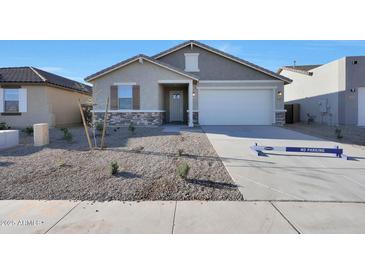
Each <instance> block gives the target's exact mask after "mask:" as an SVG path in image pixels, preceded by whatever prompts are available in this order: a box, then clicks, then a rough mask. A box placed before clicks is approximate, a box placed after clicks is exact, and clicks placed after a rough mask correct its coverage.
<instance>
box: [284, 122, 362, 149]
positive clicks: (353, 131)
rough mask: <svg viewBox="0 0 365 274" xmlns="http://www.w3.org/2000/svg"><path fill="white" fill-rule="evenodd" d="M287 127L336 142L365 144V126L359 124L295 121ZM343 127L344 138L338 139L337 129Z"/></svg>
mask: <svg viewBox="0 0 365 274" xmlns="http://www.w3.org/2000/svg"><path fill="white" fill-rule="evenodd" d="M285 127H286V128H288V129H291V130H295V131H298V132H301V133H304V134H309V135H312V136H316V137H319V138H324V139H328V140H331V141H334V142H338V143H343V144H350V145H359V146H365V128H364V127H357V126H346V125H341V126H337V127H336V126H328V125H324V124H318V123H311V124H307V123H295V124H287V125H285ZM336 128H339V129H341V134H342V136H343V137H342V138H341V139H338V138H336V135H335V129H336Z"/></svg>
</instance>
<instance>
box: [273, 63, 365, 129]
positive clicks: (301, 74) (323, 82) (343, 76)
mask: <svg viewBox="0 0 365 274" xmlns="http://www.w3.org/2000/svg"><path fill="white" fill-rule="evenodd" d="M278 73H280V75H282V76H285V77H289V78H290V79H292V80H293V82H292V83H291V84H290V85H287V86H285V102H286V103H299V104H300V117H301V120H302V121H306V120H307V113H308V114H309V115H311V116H315V121H316V122H319V123H325V124H329V125H338V124H343V125H359V126H365V56H356V57H344V58H341V59H338V60H336V61H333V62H330V63H328V64H324V65H309V66H295V67H294V66H287V67H282V68H281V69H279V71H278Z"/></svg>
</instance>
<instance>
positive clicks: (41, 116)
mask: <svg viewBox="0 0 365 274" xmlns="http://www.w3.org/2000/svg"><path fill="white" fill-rule="evenodd" d="M22 88H25V89H27V112H24V113H22V114H21V115H16V116H5V115H0V121H1V122H6V123H7V124H8V125H9V126H10V127H12V128H24V127H28V126H32V125H33V124H35V123H50V124H51V122H52V117H50V115H49V112H48V104H47V96H46V87H45V86H25V85H24V86H22Z"/></svg>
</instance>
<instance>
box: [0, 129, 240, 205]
mask: <svg viewBox="0 0 365 274" xmlns="http://www.w3.org/2000/svg"><path fill="white" fill-rule="evenodd" d="M70 132H71V133H72V135H73V142H71V143H68V142H67V141H65V140H63V139H62V132H60V130H59V129H51V130H50V140H51V143H50V145H48V146H46V147H43V148H40V147H34V146H33V145H32V142H33V140H32V137H28V136H26V135H25V134H23V133H22V134H21V145H20V146H18V147H16V148H13V149H8V150H5V151H1V152H0V199H30V200H32V199H37V200H38V199H45V200H90V201H111V200H122V201H139V200H242V199H243V197H242V195H241V193H240V192H239V190H238V189H237V186H236V185H234V183H233V181H232V179H231V177H230V176H229V174H228V173H227V171H226V169H225V168H224V166H223V164H222V162H221V161H220V159H219V157H218V156H217V154H216V153H215V151H214V149H213V147H212V146H211V144H210V143H209V141H208V139H207V137H206V136H205V134H204V133H202V132H201V131H200V130H194V131H183V132H181V133H180V134H171V133H163V132H162V130H161V128H137V129H136V131H135V133H134V134H133V135H131V134H130V132H128V130H127V129H126V128H120V129H119V130H117V131H114V130H108V135H107V137H106V139H105V143H106V147H107V149H105V150H93V151H89V150H88V144H87V141H86V138H85V134H84V131H83V128H72V129H70ZM96 141H97V143H98V144H99V145H100V137H98V138H97V140H96ZM93 142H94V140H93ZM179 149H182V150H183V151H184V153H183V155H182V156H179V155H178V150H179ZM112 161H117V162H118V164H119V173H118V174H116V175H115V176H112V175H110V173H109V170H110V168H109V166H110V163H111V162H112ZM184 162H185V163H187V164H188V165H189V166H190V171H189V174H188V176H187V178H186V179H182V178H180V177H179V176H178V174H177V173H176V168H177V166H178V165H179V164H181V163H184Z"/></svg>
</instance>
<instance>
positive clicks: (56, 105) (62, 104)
mask: <svg viewBox="0 0 365 274" xmlns="http://www.w3.org/2000/svg"><path fill="white" fill-rule="evenodd" d="M91 93H92V88H91V87H90V86H88V85H85V84H82V83H79V82H76V81H73V80H70V79H67V78H64V77H61V76H58V75H55V74H53V73H49V72H46V71H43V70H41V69H38V68H34V67H10V68H0V122H5V123H7V124H8V125H9V126H10V127H12V128H24V127H28V126H32V125H33V124H35V123H48V124H49V126H50V127H54V126H67V125H73V124H78V123H80V122H81V116H80V110H79V106H78V100H80V101H81V103H88V101H89V100H91V98H92V97H91Z"/></svg>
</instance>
